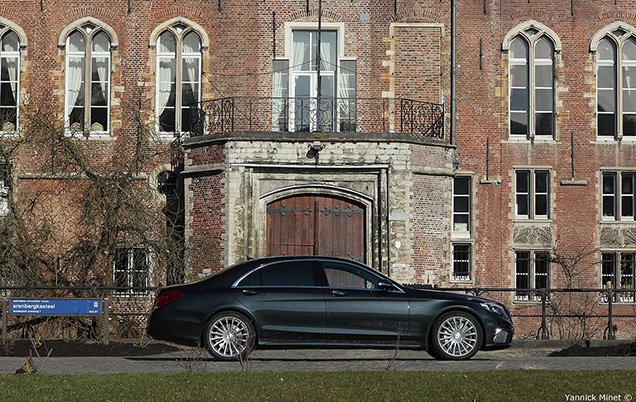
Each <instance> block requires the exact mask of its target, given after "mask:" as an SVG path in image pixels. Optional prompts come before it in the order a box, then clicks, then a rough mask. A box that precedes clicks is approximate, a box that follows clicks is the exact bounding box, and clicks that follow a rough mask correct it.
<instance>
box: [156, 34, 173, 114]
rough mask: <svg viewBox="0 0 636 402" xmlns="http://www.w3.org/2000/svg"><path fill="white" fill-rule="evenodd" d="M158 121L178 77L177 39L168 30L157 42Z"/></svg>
mask: <svg viewBox="0 0 636 402" xmlns="http://www.w3.org/2000/svg"><path fill="white" fill-rule="evenodd" d="M157 53H158V54H157V60H158V64H159V68H158V70H159V74H158V75H157V121H158V120H159V117H160V116H161V114H162V113H163V111H164V110H165V108H166V106H167V105H168V100H169V99H170V93H171V92H172V89H173V88H172V87H173V85H175V77H176V40H175V37H174V35H173V34H172V33H170V32H168V31H166V32H164V33H162V34H161V35H160V36H159V41H158V43H157Z"/></svg>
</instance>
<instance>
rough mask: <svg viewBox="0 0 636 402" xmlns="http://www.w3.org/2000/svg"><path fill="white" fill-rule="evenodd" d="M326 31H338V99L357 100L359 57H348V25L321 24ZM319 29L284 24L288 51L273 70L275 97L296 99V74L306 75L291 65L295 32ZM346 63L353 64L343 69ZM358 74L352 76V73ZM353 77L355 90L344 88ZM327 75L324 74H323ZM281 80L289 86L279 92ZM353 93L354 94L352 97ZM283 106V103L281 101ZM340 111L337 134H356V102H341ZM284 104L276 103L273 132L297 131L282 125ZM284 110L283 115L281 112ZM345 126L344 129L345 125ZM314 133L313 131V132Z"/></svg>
mask: <svg viewBox="0 0 636 402" xmlns="http://www.w3.org/2000/svg"><path fill="white" fill-rule="evenodd" d="M321 28H322V31H323V32H324V31H331V32H336V60H337V61H336V63H337V66H336V69H335V70H334V71H333V76H334V85H335V97H336V98H337V99H355V98H356V97H357V86H358V82H357V58H356V57H350V56H346V55H345V29H346V28H345V23H343V22H323V23H322V25H321ZM317 30H318V22H317V21H316V22H307V21H305V22H285V24H284V38H285V42H284V49H285V55H284V57H277V58H276V59H274V60H273V64H272V69H273V78H272V80H273V85H272V96H273V97H275V98H293V97H294V96H292V92H293V90H292V88H293V87H294V84H293V79H294V77H295V75H296V74H299V73H302V72H294V71H293V66H292V65H291V63H292V60H293V47H294V32H296V31H310V32H315V31H317ZM310 60H312V55H310ZM343 63H346V64H348V65H349V67H348V69H345V68H343V67H342V64H343ZM352 70H353V71H354V73H353V74H351V71H352ZM350 75H353V76H354V79H353V81H354V82H353V87H346V88H343V87H342V86H341V85H340V81H341V80H345V79H346V78H345V76H350ZM321 76H323V74H321ZM277 80H287V85H282V86H281V88H282V90H277V89H276V84H275V82H276V81H277ZM343 91H346V92H348V93H349V96H344V95H342V93H341V92H343ZM351 94H353V95H351ZM278 102H279V103H280V101H278ZM337 109H338V110H337V111H336V128H335V131H355V130H356V128H355V125H356V121H355V118H354V119H351V116H350V113H349V112H350V111H351V110H355V104H354V103H352V101H348V102H344V103H342V102H339V103H338V106H337ZM285 110H286V109H285V107H284V105H277V104H276V102H274V103H273V113H272V125H273V131H287V130H292V131H293V130H295V128H294V127H292V126H293V124H292V123H291V122H288V123H287V124H286V125H283V124H280V123H279V118H280V116H281V113H284V112H285ZM281 111H282V112H281ZM311 124H314V125H315V124H316V122H312V123H311ZM341 125H342V126H341ZM310 131H312V130H311V129H310Z"/></svg>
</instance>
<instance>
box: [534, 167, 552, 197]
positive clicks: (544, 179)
mask: <svg viewBox="0 0 636 402" xmlns="http://www.w3.org/2000/svg"><path fill="white" fill-rule="evenodd" d="M548 177H549V176H548V173H547V172H536V173H535V184H534V186H535V191H536V192H537V193H547V192H548Z"/></svg>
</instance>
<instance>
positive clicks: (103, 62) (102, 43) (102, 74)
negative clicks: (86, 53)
mask: <svg viewBox="0 0 636 402" xmlns="http://www.w3.org/2000/svg"><path fill="white" fill-rule="evenodd" d="M93 52H95V53H96V54H99V56H101V57H95V58H93V62H94V63H95V65H96V68H97V76H98V77H99V85H100V87H101V90H102V96H103V97H104V99H106V89H107V88H106V86H107V85H108V70H109V68H108V65H109V64H110V63H109V57H108V53H109V52H110V39H109V38H108V35H106V34H105V33H103V32H101V33H99V34H98V35H97V36H96V37H95V39H93Z"/></svg>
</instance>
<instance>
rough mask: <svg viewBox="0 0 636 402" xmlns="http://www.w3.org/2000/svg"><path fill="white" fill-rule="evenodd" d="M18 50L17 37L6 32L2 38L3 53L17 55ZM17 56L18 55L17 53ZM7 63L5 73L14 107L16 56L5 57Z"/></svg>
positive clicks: (16, 73)
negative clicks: (7, 74) (7, 76)
mask: <svg viewBox="0 0 636 402" xmlns="http://www.w3.org/2000/svg"><path fill="white" fill-rule="evenodd" d="M19 48H20V41H19V39H18V35H16V34H15V33H14V32H8V33H7V34H6V35H4V37H3V38H2V51H3V53H14V54H15V53H18V52H19V50H18V49H19ZM18 54H19V53H18ZM5 61H6V63H7V72H8V73H9V83H10V85H11V93H12V94H13V101H14V103H15V105H17V104H18V102H17V100H18V94H17V90H18V56H7V57H5Z"/></svg>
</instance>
